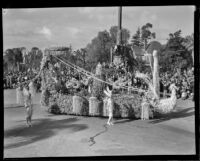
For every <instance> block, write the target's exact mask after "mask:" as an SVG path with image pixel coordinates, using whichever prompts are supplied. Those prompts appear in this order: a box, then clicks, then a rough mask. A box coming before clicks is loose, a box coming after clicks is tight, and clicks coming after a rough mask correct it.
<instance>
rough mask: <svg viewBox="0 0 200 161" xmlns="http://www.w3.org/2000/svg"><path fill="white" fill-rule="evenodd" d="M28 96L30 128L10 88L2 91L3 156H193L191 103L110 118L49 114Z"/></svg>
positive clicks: (193, 130) (193, 129) (37, 97)
mask: <svg viewBox="0 0 200 161" xmlns="http://www.w3.org/2000/svg"><path fill="white" fill-rule="evenodd" d="M39 100H40V94H37V95H36V97H35V98H34V100H33V103H34V113H33V121H32V123H33V127H30V128H28V127H27V126H26V122H25V108H24V107H23V106H17V105H16V95H15V90H4V158H18V157H19V158H23V157H62V156H64V157H68V156H117V155H120V156H121V155H133V156H134V155H188V154H195V124H194V102H192V101H191V100H178V103H177V108H176V112H174V113H173V114H171V115H168V116H165V117H164V118H160V119H151V120H129V119H115V120H114V125H113V126H107V125H106V124H105V123H106V121H107V118H103V117H83V116H75V115H53V114H50V113H48V112H46V109H45V108H44V107H41V106H40V103H39Z"/></svg>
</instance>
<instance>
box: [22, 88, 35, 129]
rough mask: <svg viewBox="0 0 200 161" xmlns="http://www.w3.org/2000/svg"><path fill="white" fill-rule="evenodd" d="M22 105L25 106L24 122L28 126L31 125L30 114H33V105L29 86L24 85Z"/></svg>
mask: <svg viewBox="0 0 200 161" xmlns="http://www.w3.org/2000/svg"><path fill="white" fill-rule="evenodd" d="M23 93H24V106H25V108H26V123H27V125H28V127H31V126H32V123H31V121H32V115H33V105H32V98H31V92H30V91H29V86H28V85H27V86H25V87H24V90H23Z"/></svg>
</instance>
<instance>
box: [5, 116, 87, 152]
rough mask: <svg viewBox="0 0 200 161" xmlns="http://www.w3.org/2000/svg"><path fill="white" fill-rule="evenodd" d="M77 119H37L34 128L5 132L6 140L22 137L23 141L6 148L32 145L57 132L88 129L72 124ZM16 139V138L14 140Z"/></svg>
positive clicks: (21, 128)
mask: <svg viewBox="0 0 200 161" xmlns="http://www.w3.org/2000/svg"><path fill="white" fill-rule="evenodd" d="M77 120H78V119H77V118H68V119H64V120H52V119H37V120H35V121H36V123H34V122H33V126H32V127H29V128H28V127H24V126H20V127H17V128H14V129H10V130H6V131H5V132H4V138H9V137H21V138H23V141H20V142H15V143H11V144H7V145H6V144H5V140H4V148H6V149H10V148H16V147H20V146H24V145H28V144H31V143H33V142H36V141H39V140H42V139H47V138H49V137H51V136H53V135H55V134H56V130H57V131H58V130H62V129H70V130H71V132H77V131H80V130H84V129H86V128H88V126H87V125H85V124H70V123H73V122H75V121H77ZM12 139H14V138H12Z"/></svg>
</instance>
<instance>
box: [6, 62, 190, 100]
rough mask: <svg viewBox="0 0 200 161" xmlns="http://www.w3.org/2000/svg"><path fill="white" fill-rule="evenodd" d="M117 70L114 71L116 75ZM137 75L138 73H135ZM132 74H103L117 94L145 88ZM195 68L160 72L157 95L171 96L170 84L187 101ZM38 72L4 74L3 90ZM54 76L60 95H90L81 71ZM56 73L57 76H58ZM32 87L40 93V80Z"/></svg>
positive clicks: (66, 70)
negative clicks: (74, 92) (126, 90)
mask: <svg viewBox="0 0 200 161" xmlns="http://www.w3.org/2000/svg"><path fill="white" fill-rule="evenodd" d="M101 66H102V69H103V71H104V73H105V71H106V70H107V71H108V70H111V69H114V67H113V66H112V64H105V63H103V64H102V65H101ZM116 71H117V72H116ZM135 72H137V71H135ZM135 72H133V73H130V72H127V71H126V70H125V68H124V67H123V66H122V67H118V68H117V69H116V68H115V71H114V72H111V73H112V74H110V73H109V72H107V73H106V74H104V78H103V79H104V81H106V82H115V85H116V86H115V87H116V88H118V89H117V90H118V91H123V90H124V89H123V88H120V86H126V87H130V88H128V92H129V89H130V90H131V87H133V88H139V89H144V90H147V89H148V85H147V84H146V83H145V82H144V81H143V80H141V79H139V78H136V77H135ZM193 72H194V69H193V68H188V69H187V70H183V71H181V70H180V69H176V70H175V71H174V72H172V73H169V72H165V73H160V92H161V96H162V97H168V96H169V94H170V90H169V87H170V85H171V84H172V83H175V85H176V86H177V88H178V90H177V97H178V98H180V97H181V98H183V99H187V98H189V97H190V96H192V95H193V93H194V73H193ZM37 73H38V72H37V71H35V72H28V71H27V72H10V73H4V88H5V89H7V88H11V89H12V88H16V87H17V86H18V84H20V83H22V82H25V81H28V80H30V79H32V78H34V77H35V76H36V75H37ZM54 73H55V77H53V76H52V78H53V79H54V80H55V82H57V83H56V84H58V85H57V86H56V88H58V89H57V90H58V91H61V92H63V93H70V92H72V91H76V92H77V91H81V90H82V89H86V90H88V91H89V92H91V91H90V90H91V80H92V79H91V78H90V77H88V76H86V75H85V74H84V73H82V72H80V70H71V69H69V68H63V69H62V70H60V69H59V68H58V67H55V68H54ZM58 73H59V74H58ZM145 74H147V75H148V76H149V77H150V78H152V74H151V73H145ZM34 84H35V85H36V88H37V91H40V88H41V77H39V78H38V79H37V80H36V81H35V82H34Z"/></svg>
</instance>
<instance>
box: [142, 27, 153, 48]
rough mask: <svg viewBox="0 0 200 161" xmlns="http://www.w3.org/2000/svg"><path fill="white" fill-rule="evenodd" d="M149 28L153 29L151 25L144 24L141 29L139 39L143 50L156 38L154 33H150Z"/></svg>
mask: <svg viewBox="0 0 200 161" xmlns="http://www.w3.org/2000/svg"><path fill="white" fill-rule="evenodd" d="M151 28H153V25H152V24H151V23H146V24H145V25H143V26H142V27H141V34H142V35H141V39H142V42H143V43H144V48H146V47H147V45H148V43H149V40H150V39H152V38H156V33H155V32H151V30H150V29H151Z"/></svg>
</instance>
